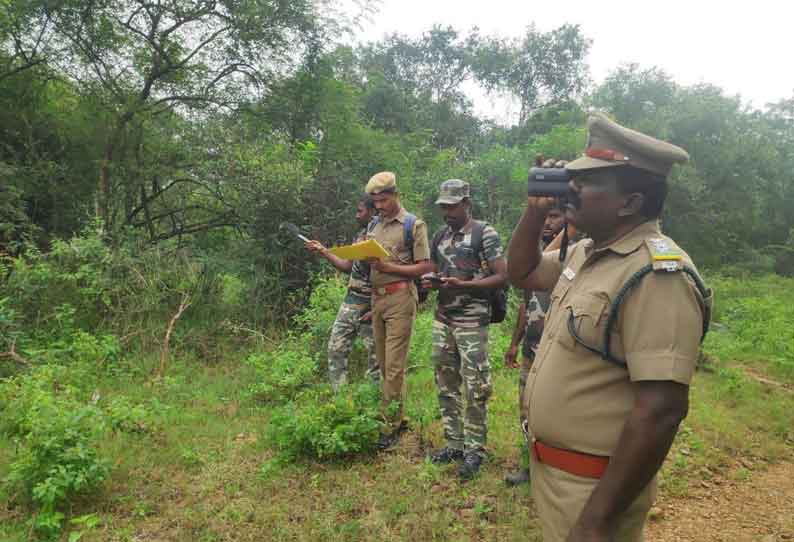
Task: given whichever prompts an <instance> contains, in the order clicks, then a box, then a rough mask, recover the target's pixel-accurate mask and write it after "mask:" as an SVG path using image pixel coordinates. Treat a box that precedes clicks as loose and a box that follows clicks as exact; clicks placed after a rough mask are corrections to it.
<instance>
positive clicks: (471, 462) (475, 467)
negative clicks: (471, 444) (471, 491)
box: [458, 452, 482, 480]
mask: <svg viewBox="0 0 794 542" xmlns="http://www.w3.org/2000/svg"><path fill="white" fill-rule="evenodd" d="M481 464H482V457H480V454H478V453H476V452H466V454H465V455H464V456H463V462H462V463H461V464H460V466H459V467H458V476H460V478H461V480H471V479H472V478H474V477H475V476H476V475H477V473H478V472H480V465H481Z"/></svg>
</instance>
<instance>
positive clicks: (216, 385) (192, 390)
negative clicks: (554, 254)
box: [0, 277, 794, 542]
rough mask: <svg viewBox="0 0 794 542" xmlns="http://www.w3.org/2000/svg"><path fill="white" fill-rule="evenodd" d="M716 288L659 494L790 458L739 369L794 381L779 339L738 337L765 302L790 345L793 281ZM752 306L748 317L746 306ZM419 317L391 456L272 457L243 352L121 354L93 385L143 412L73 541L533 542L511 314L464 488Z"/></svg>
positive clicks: (82, 505)
mask: <svg viewBox="0 0 794 542" xmlns="http://www.w3.org/2000/svg"><path fill="white" fill-rule="evenodd" d="M712 282H713V284H714V285H716V287H717V302H718V304H719V305H718V307H719V308H718V310H717V313H716V315H717V322H718V324H721V325H718V326H716V328H715V331H714V333H713V334H712V335H711V336H710V337H709V340H708V342H707V352H708V354H709V357H710V359H712V360H713V361H712V363H711V364H710V365H709V367H710V369H709V371H703V372H698V373H697V375H696V377H695V380H694V383H693V385H692V393H691V409H690V415H689V417H688V418H687V420H686V421H685V423H684V425H683V426H682V429H681V431H680V434H679V437H678V438H677V440H676V443H675V445H674V449H673V451H672V452H671V454H670V457H669V459H668V461H667V463H666V465H665V467H664V471H663V474H662V484H661V487H662V491H663V494H673V495H682V494H686V492H687V491H688V490H689V488H690V487H691V486H692V485H693V484H696V483H699V482H700V481H701V480H704V479H706V480H707V479H709V478H711V477H714V476H723V475H728V474H730V475H732V476H734V477H736V478H737V479H741V478H742V477H745V476H751V475H752V472H751V471H749V470H748V469H746V468H745V467H742V468H741V469H738V470H737V469H735V468H734V466H735V463H736V459H737V458H738V457H743V458H752V459H753V461H756V462H758V461H775V460H778V459H782V458H784V457H786V456H787V455H790V451H791V446H792V443H794V433H792V429H791V428H790V423H789V420H790V413H791V412H794V395H792V394H791V393H788V392H786V391H783V390H782V389H779V388H776V387H774V386H772V387H770V386H769V385H767V384H763V383H760V382H758V381H757V380H756V379H754V378H753V377H752V376H750V375H749V374H748V373H747V369H748V368H750V369H752V371H753V374H760V375H767V377H768V378H770V379H771V378H775V379H777V380H778V381H779V382H780V383H782V384H785V385H791V384H792V383H794V379H792V378H791V372H790V365H791V364H792V362H793V360H792V358H791V357H790V356H789V354H788V353H787V351H786V350H785V348H782V347H781V344H782V343H781V342H777V343H775V345H776V346H774V347H771V348H767V347H766V346H763V345H761V347H759V345H758V343H757V341H756V342H755V343H754V342H753V341H752V340H751V339H752V337H750V336H749V335H748V333H746V332H745V331H744V330H745V329H750V327H751V326H753V325H756V322H755V321H754V320H753V321H749V322H748V321H747V319H748V318H750V319H755V318H757V317H758V314H757V312H756V311H758V310H764V309H762V308H759V307H766V305H765V303H771V304H773V305H774V306H775V307H777V308H778V309H779V310H781V311H782V315H783V316H781V317H780V318H779V317H778V316H777V315H774V316H767V317H766V318H765V319H764V323H765V325H770V326H777V327H775V330H774V331H770V332H769V333H768V334H766V335H764V337H765V339H764V340H768V341H785V340H787V339H786V338H785V337H786V335H785V334H786V333H787V332H789V331H790V330H789V329H783V327H785V326H784V322H783V320H785V319H786V318H789V314H790V312H786V311H790V310H791V307H794V293H792V292H794V280H791V279H788V280H785V279H779V278H774V277H767V278H759V279H757V280H756V281H755V282H750V283H748V282H746V281H742V280H737V279H728V278H714V279H712ZM748 306H749V307H751V308H752V310H747V311H745V312H742V311H743V310H744V309H741V308H742V307H748ZM737 307H739V308H740V309H737ZM781 318H782V319H781ZM788 321H789V322H792V321H794V320H792V319H789V320H788ZM430 323H431V315H430V314H429V313H423V314H421V315H420V317H419V320H418V324H417V331H416V333H415V336H414V345H413V348H412V358H411V362H410V365H411V366H412V367H413V368H412V370H411V371H410V373H409V377H408V378H409V381H408V392H409V396H408V404H407V405H406V411H407V413H408V416H409V417H410V418H411V419H412V420H413V428H412V430H411V431H410V432H409V433H408V434H407V435H406V436H405V438H404V439H403V442H402V443H401V445H400V447H399V448H398V449H397V450H396V451H394V452H389V453H385V454H366V455H363V456H362V455H360V456H354V457H352V458H347V459H343V460H338V461H332V462H318V461H311V460H299V461H298V462H297V463H283V464H282V463H278V464H274V463H273V459H274V458H275V457H276V454H275V452H274V451H273V450H272V449H271V448H270V447H269V446H268V445H267V443H266V442H265V440H264V438H263V435H264V432H265V427H266V425H267V422H268V417H269V413H270V411H271V409H272V408H273V407H272V406H270V405H267V404H262V403H261V402H257V401H254V400H251V399H250V397H248V396H247V395H246V393H245V392H246V389H247V388H248V387H249V385H250V383H251V381H252V378H254V374H255V371H254V369H253V368H252V367H251V366H250V365H247V364H245V363H243V360H244V359H245V358H246V356H247V355H248V352H243V351H239V352H235V351H229V352H227V353H226V354H225V355H224V356H223V358H224V361H223V362H221V363H218V364H215V365H212V366H208V365H207V364H205V363H203V362H202V360H201V359H195V358H193V357H191V356H183V357H181V358H179V359H178V360H175V361H174V362H173V363H172V364H171V365H170V367H169V370H168V374H167V376H166V378H165V379H162V380H156V379H153V378H152V377H151V376H150V375H151V374H152V370H153V369H154V367H155V366H156V365H157V363H158V360H157V359H156V356H152V357H142V358H136V359H130V360H127V361H128V363H129V366H128V368H127V369H125V370H124V371H120V372H118V373H117V374H113V375H105V376H103V377H102V378H101V379H100V384H99V392H100V394H101V395H102V397H105V398H109V397H126V398H127V399H128V400H129V402H130V403H131V404H139V403H140V404H143V405H145V408H146V411H147V413H148V417H147V421H146V424H145V427H144V428H143V430H141V431H137V432H115V433H113V432H111V433H108V435H107V438H105V439H104V440H103V441H102V443H101V452H102V455H103V456H104V457H107V458H109V459H110V461H111V475H110V478H109V479H108V480H107V481H106V482H105V483H104V485H103V486H102V489H101V491H100V492H99V493H97V494H92V495H87V496H85V497H82V498H81V499H79V500H76V501H75V502H72V503H70V507H69V510H67V516H68V517H72V518H73V517H79V516H83V515H86V514H92V513H95V514H97V517H98V518H99V522H98V524H97V525H96V526H93V527H91V528H85V529H84V534H83V536H82V538H80V540H83V541H130V542H131V541H133V540H198V541H225V540H239V541H246V540H273V541H279V540H285V541H286V540H290V541H295V540H297V541H304V540H305V541H318V540H319V541H322V540H329V541H330V540H334V541H336V540H375V539H377V540H385V541H391V540H450V541H457V540H461V541H463V540H466V541H468V540H486V541H487V540H494V541H495V540H500V541H501V540H507V541H510V540H524V541H525V540H540V534H539V530H538V525H537V521H536V519H535V516H534V511H533V508H532V505H531V500H530V498H529V491H528V489H527V488H526V487H524V488H519V489H508V488H506V487H505V486H504V484H503V482H502V478H503V476H504V475H505V474H506V473H507V472H508V471H510V470H512V469H513V468H514V467H515V466H516V465H517V464H518V462H519V447H518V445H519V443H520V440H521V436H520V434H519V432H518V426H517V418H518V413H517V404H516V403H517V380H518V371H517V370H511V369H506V368H503V367H502V361H501V355H502V353H503V352H504V350H505V348H506V347H507V344H508V343H509V336H510V331H511V323H510V322H506V323H504V324H502V325H500V326H494V327H493V328H492V333H491V352H492V360H493V364H494V366H495V370H494V395H493V399H492V401H491V403H490V410H489V421H490V433H489V451H490V452H491V454H492V456H491V458H490V459H489V460H488V461H487V463H485V465H484V469H483V472H482V475H481V476H480V477H479V478H477V479H476V480H474V481H472V482H470V483H468V484H461V483H460V482H459V481H458V480H457V477H456V474H455V472H454V467H438V466H435V465H432V464H430V463H428V462H427V461H426V460H425V457H426V454H427V452H428V451H429V450H430V449H431V448H433V447H435V446H439V445H442V443H443V438H442V428H441V423H440V420H439V419H438V414H437V405H436V397H435V384H434V382H433V373H432V370H431V368H430V364H429V352H430V334H429V326H430ZM781 326H782V327H781ZM758 332H759V333H760V332H761V331H758ZM318 342H319V343H322V341H321V340H319V339H318ZM784 346H785V345H784ZM754 348H755V350H754ZM364 364H365V361H364V356H363V352H361V350H360V349H359V350H357V351H356V352H355V354H354V356H353V361H352V371H353V375H352V376H353V379H357V378H358V379H360V378H362V375H363V371H364ZM323 370H324V369H321V370H320V372H319V374H318V380H322V378H323V376H324V373H323V372H322V371H323ZM14 453H15V448H14V444H13V443H12V442H10V441H9V440H7V439H4V437H2V436H0V477H2V476H4V475H5V474H6V473H7V465H8V463H9V462H10V461H11V460H12V459H13V457H14ZM29 514H30V513H29V511H28V510H27V509H25V508H24V507H23V506H14V507H6V506H3V507H0V540H9V541H22V540H27V539H28V533H29V528H28V527H27V525H26V521H27V520H28V518H29ZM71 529H72V532H77V531H78V530H79V529H80V527H79V526H72V527H71ZM67 531H68V529H67ZM67 537H68V532H67V533H64V535H63V540H67Z"/></svg>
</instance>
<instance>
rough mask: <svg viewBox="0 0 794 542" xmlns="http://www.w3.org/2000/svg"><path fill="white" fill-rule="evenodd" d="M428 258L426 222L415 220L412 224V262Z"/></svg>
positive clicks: (428, 247) (428, 246) (428, 245)
mask: <svg viewBox="0 0 794 542" xmlns="http://www.w3.org/2000/svg"><path fill="white" fill-rule="evenodd" d="M429 259H430V243H428V242H427V224H425V222H424V221H423V220H417V221H416V223H415V224H414V262H421V261H422V260H429Z"/></svg>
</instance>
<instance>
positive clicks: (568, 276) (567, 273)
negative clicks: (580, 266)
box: [562, 267, 576, 280]
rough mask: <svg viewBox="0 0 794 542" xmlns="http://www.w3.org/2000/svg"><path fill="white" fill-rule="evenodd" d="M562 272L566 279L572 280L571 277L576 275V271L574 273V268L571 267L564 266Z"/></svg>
mask: <svg viewBox="0 0 794 542" xmlns="http://www.w3.org/2000/svg"><path fill="white" fill-rule="evenodd" d="M562 274H563V276H564V277H565V278H566V279H568V280H573V278H574V277H575V276H576V273H575V272H574V270H573V269H571V268H570V267H566V268H565V269H564V270H563V271H562Z"/></svg>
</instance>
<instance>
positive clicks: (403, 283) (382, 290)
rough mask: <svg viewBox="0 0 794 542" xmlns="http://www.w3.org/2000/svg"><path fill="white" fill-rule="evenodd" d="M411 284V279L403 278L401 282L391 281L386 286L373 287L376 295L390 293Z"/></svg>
mask: <svg viewBox="0 0 794 542" xmlns="http://www.w3.org/2000/svg"><path fill="white" fill-rule="evenodd" d="M410 285H411V283H410V282H409V281H407V280H401V281H399V282H392V283H389V284H387V285H386V286H381V287H380V288H372V293H373V294H375V295H389V294H393V293H394V292H396V291H398V290H403V289H405V288H408V287H409V286H410Z"/></svg>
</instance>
